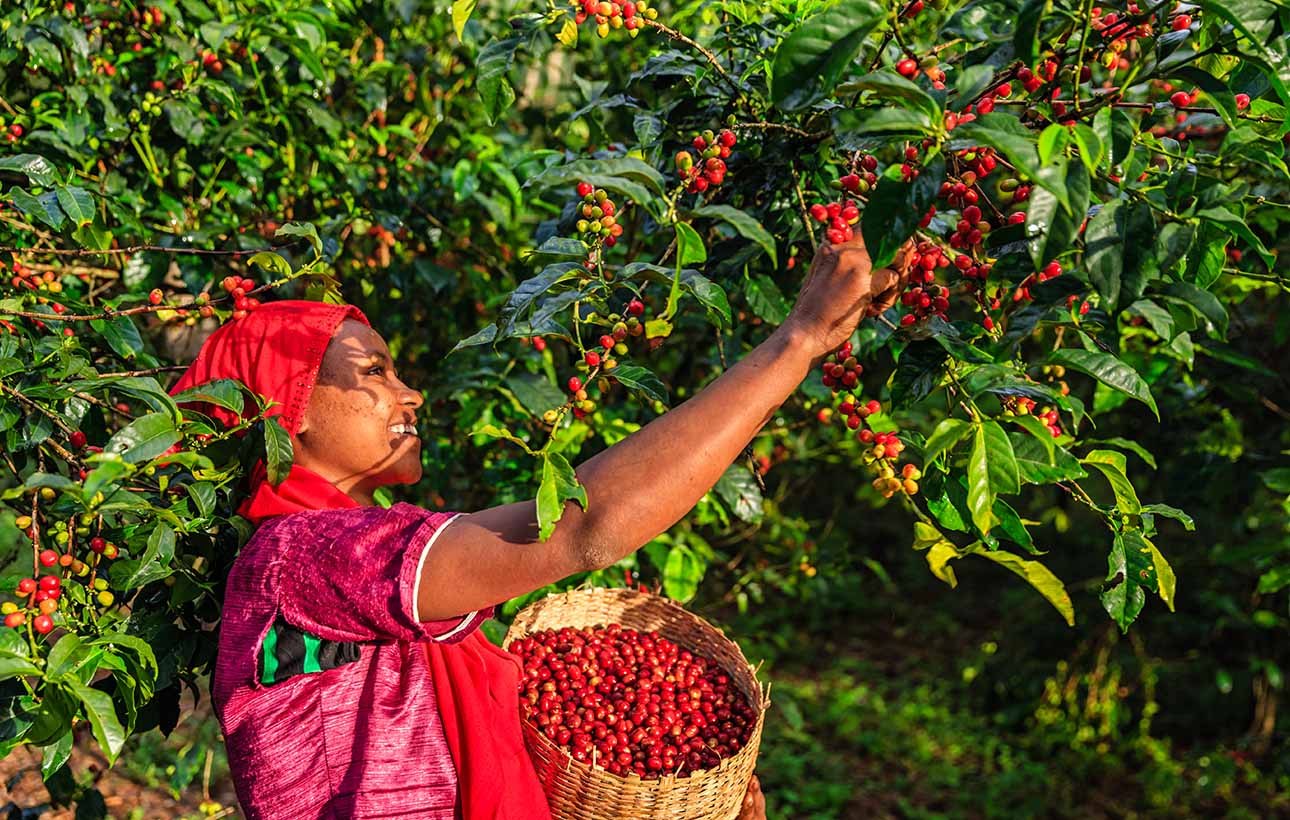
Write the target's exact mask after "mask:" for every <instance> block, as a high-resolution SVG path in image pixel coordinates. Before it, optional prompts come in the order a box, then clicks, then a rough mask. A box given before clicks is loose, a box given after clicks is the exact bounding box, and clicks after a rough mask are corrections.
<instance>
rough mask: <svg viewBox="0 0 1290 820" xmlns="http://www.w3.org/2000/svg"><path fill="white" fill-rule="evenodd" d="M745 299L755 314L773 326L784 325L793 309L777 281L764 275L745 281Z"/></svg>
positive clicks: (751, 277)
mask: <svg viewBox="0 0 1290 820" xmlns="http://www.w3.org/2000/svg"><path fill="white" fill-rule="evenodd" d="M744 298H745V299H747V300H748V307H750V308H752V312H753V313H755V314H756V315H757V316H758V317H760V318H761V319H763V320H765V321H767V322H770V323H771V324H772V325H779V324H783V323H784V320H785V319H787V318H788V312H789V310H790V309H791V307H792V306H791V305H789V303H788V300H787V299H785V298H784V294H783V293H781V292H780V290H779V285H776V284H775V280H774V279H771V278H770V277H769V276H767V275H766V274H764V273H762V274H758V275H757V276H750V277H748V279H746V280H745V281H744Z"/></svg>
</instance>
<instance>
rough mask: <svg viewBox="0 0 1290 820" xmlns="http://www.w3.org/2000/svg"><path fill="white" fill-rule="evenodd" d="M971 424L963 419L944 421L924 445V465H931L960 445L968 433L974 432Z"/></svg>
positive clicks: (937, 426)
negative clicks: (937, 458) (956, 445)
mask: <svg viewBox="0 0 1290 820" xmlns="http://www.w3.org/2000/svg"><path fill="white" fill-rule="evenodd" d="M972 430H973V425H972V424H971V422H967V421H963V420H962V419H953V418H950V419H943V420H942V421H941V423H940V424H937V425H936V428H935V429H934V430H932V434H931V435H930V436H928V437H927V442H926V443H925V444H924V445H923V463H924V464H930V463H931V462H933V461H935V460H936V457H937V456H939V455H940V454H941V453H943V452H945V451H947V450H949V449H950V448H952V447H953V446H954V445H955V444H958V443H959V442H960V441H961V440H962V439H963V438H964V437H965V436H967V434H968V433H970V432H972Z"/></svg>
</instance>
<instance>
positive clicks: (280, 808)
mask: <svg viewBox="0 0 1290 820" xmlns="http://www.w3.org/2000/svg"><path fill="white" fill-rule="evenodd" d="M900 286H901V276H900V275H898V274H897V273H896V272H895V271H893V270H890V269H883V270H880V271H874V272H872V273H871V266H870V263H869V257H868V254H867V253H866V252H865V250H864V246H863V244H862V243H861V242H859V241H853V242H850V243H847V244H845V245H839V246H824V247H822V248H821V250H820V251H819V252H818V253H817V254H816V257H815V259H814V260H813V262H812V265H811V270H810V273H809V274H808V277H807V280H806V282H805V283H804V284H803V286H802V290H801V294H800V295H799V298H798V301H797V304H796V306H795V307H794V309H793V311H792V314H791V315H790V316H789V318H788V320H787V321H785V322H784V324H783V325H782V326H781V327H780V328H779V329H778V330H776V331H775V332H774V333H773V334H772V335H771V337H770V338H769V339H767V340H766V341H765V342H763V343H762V344H761V345H759V346H758V347H757V348H756V349H754V350H753V351H751V352H750V353H749V354H748V355H747V356H746V357H745V358H744V359H743V360H742V361H740V362H739V363H738V364H736V365H735V366H734V367H732V368H730V370H728V371H727V372H726V373H725V374H723V375H722V376H721V377H720V378H718V379H717V380H716V381H714V382H713V383H711V384H710V385H708V386H707V387H706V388H705V389H704V390H703V391H702V392H700V393H699V394H697V395H696V396H694V397H693V398H691V399H690V400H689V401H687V402H685V403H684V404H682V405H680V406H678V407H677V408H676V409H674V410H672V411H670V412H668V413H666V414H665V415H663V416H661V417H660V418H658V419H656V420H654V421H653V422H651V423H650V424H648V425H646V426H645V427H643V428H642V429H641V430H639V431H638V432H637V433H635V434H634V435H632V436H630V437H629V438H627V439H625V440H624V441H622V442H620V443H618V444H616V445H614V446H613V447H610V448H608V449H606V450H605V451H603V452H602V453H600V454H599V455H597V456H595V457H594V458H591V459H588V460H587V461H586V462H584V463H583V464H581V465H580V466H579V467H578V469H577V473H578V478H579V481H580V482H581V483H582V484H583V485H584V486H585V488H586V492H587V497H588V501H589V503H588V506H587V509H586V510H585V511H584V510H583V509H581V508H580V507H578V506H577V505H576V504H575V505H569V506H568V508H567V509H566V510H565V511H564V517H563V518H562V519H561V521H560V523H559V525H558V526H557V527H556V530H555V533H554V534H553V535H552V536H551V537H550V538H549V539H547V540H546V541H538V539H537V523H536V514H535V508H534V503H533V502H532V501H525V502H520V503H515V504H507V505H504V506H500V507H494V508H492V509H487V510H482V511H480V512H475V513H469V514H447V513H437V512H430V511H427V510H422V509H419V508H417V507H415V506H412V505H409V504H395V505H394V506H393V507H391V508H390V509H388V510H386V509H382V508H380V507H378V506H376V505H375V503H374V501H373V493H374V492H375V491H376V489H377V488H378V487H381V486H384V485H389V484H411V483H414V482H416V481H418V480H419V479H420V478H421V470H422V465H421V457H420V447H421V442H420V439H419V438H418V437H417V433H416V423H417V411H418V410H419V409H420V408H421V405H422V397H421V394H420V393H419V392H417V391H416V390H413V389H412V388H410V387H408V386H407V385H405V384H404V383H403V382H402V381H400V380H399V378H398V377H397V376H396V375H395V373H394V368H393V363H392V361H391V359H390V355H389V351H388V349H387V348H386V345H385V342H384V341H383V340H382V339H381V337H380V335H379V334H378V333H377V332H376V331H375V330H373V329H372V328H371V327H370V326H369V325H368V322H367V319H366V318H365V317H364V316H363V314H362V313H360V312H359V311H358V310H357V309H356V308H353V307H346V306H340V305H325V304H321V303H312V302H296V301H286V302H277V303H271V304H266V305H264V306H263V307H261V308H258V309H257V310H256V311H255V312H253V313H251V314H250V315H249V316H247V317H246V318H244V319H242V320H240V321H237V322H233V323H230V324H228V325H225V326H224V327H222V328H220V329H219V330H218V331H216V332H215V333H214V334H213V335H212V336H211V337H210V339H208V340H207V342H206V343H205V345H203V347H202V350H201V352H200V353H199V355H198V358H197V360H196V361H195V362H194V363H193V365H192V366H191V367H190V368H189V370H188V371H187V372H186V373H185V374H184V376H183V378H182V379H181V380H180V381H179V383H178V384H177V385H176V386H175V388H174V389H175V391H176V392H178V391H180V390H184V389H186V388H188V387H192V386H194V385H198V384H202V383H205V382H207V381H210V380H212V379H218V378H236V379H239V380H241V381H243V382H244V383H245V384H247V386H248V387H250V388H251V389H252V390H253V391H255V392H256V393H259V394H261V395H264V396H266V397H268V398H270V399H272V400H274V401H275V402H277V404H276V406H274V407H273V408H272V410H271V411H270V412H271V413H274V414H276V415H277V417H278V421H279V422H281V424H282V425H283V427H285V428H286V430H287V432H288V433H290V435H291V440H292V444H293V445H294V448H295V460H294V464H293V466H292V468H291V471H290V474H289V476H288V477H287V479H286V480H285V481H284V482H282V483H281V484H280V485H277V486H274V485H272V484H270V483H269V482H268V481H267V480H266V477H265V471H264V468H263V466H262V465H256V468H255V470H254V471H253V474H252V488H251V493H250V495H249V497H248V498H247V500H246V502H245V503H244V505H243V506H242V508H241V510H240V511H241V512H242V514H244V515H246V516H247V517H248V518H250V519H251V520H252V521H253V522H255V523H257V524H259V528H258V530H257V531H256V533H255V535H254V537H253V538H252V539H251V540H250V542H248V543H247V545H246V546H245V547H244V548H243V549H242V552H241V553H240V554H239V556H238V558H237V560H236V562H235V563H234V565H233V568H232V571H231V573H230V575H229V580H228V588H227V592H226V597H225V604H224V610H223V620H222V625H221V631H220V645H219V655H218V661H217V663H216V671H215V678H214V684H213V688H212V698H213V701H214V705H215V709H216V713H217V715H218V717H219V719H220V723H221V726H222V727H223V729H224V735H225V740H226V742H227V746H228V752H229V765H230V769H231V771H232V774H233V779H234V783H235V786H236V789H237V795H238V800H239V802H240V803H241V807H242V809H243V811H244V812H245V814H246V815H247V817H248V818H251V819H252V820H255V819H256V818H272V819H273V820H278V819H279V818H282V819H284V820H303V819H304V818H337V819H338V820H339V818H375V817H415V818H455V817H463V818H466V820H476V818H488V819H489V820H543V818H547V817H549V816H550V815H549V812H548V809H547V806H546V801H545V798H544V796H543V793H542V790H541V787H540V784H539V783H538V781H537V777H536V773H535V771H534V769H533V766H532V764H531V762H530V761H529V758H528V755H527V753H526V752H525V750H524V745H523V740H522V736H521V730H520V725H519V718H518V714H519V700H518V697H519V696H518V690H519V686H518V684H519V677H520V666H519V663H518V662H517V661H516V660H515V659H514V658H513V657H512V656H510V655H509V654H507V653H505V652H503V651H502V650H500V649H498V648H497V647H495V646H493V645H492V644H491V643H489V642H488V641H487V640H486V639H485V638H484V637H483V634H482V633H481V632H480V631H479V630H478V627H479V625H480V623H482V622H483V621H484V620H485V619H487V618H488V617H489V616H490V615H491V614H492V611H493V607H494V605H496V604H499V603H501V602H503V601H506V600H508V599H510V598H513V597H515V596H518V595H522V594H525V593H528V592H531V591H533V590H535V589H540V588H542V587H543V586H546V585H547V584H551V583H554V582H556V581H559V580H561V579H562V578H565V577H568V576H570V575H573V574H575V573H578V572H585V571H588V570H594V569H601V568H604V567H608V566H610V565H612V564H613V563H615V562H616V561H618V560H619V559H621V558H623V557H624V556H626V555H628V554H630V553H631V552H633V551H634V550H636V549H638V548H639V547H641V546H642V545H644V544H645V543H647V542H648V541H650V540H651V539H652V538H654V537H655V536H656V535H658V534H659V533H661V532H663V531H664V530H666V529H667V528H668V527H670V526H671V525H672V524H674V523H675V522H676V521H678V520H679V519H680V518H681V517H682V516H684V515H685V514H686V513H687V512H688V511H689V510H690V508H691V507H693V506H694V504H695V503H696V502H697V501H698V500H699V499H700V498H701V497H702V496H703V495H704V494H705V493H706V492H708V490H709V489H710V488H711V487H712V486H713V485H714V484H715V483H716V481H717V479H718V478H719V477H720V476H721V474H722V473H723V472H724V471H725V469H726V467H727V466H728V465H729V464H730V463H731V462H733V461H734V460H735V459H736V458H737V457H738V455H739V453H740V452H741V451H742V450H743V448H744V446H745V445H746V444H747V443H748V442H749V441H750V440H751V439H752V437H753V436H754V435H755V434H756V433H757V432H758V430H759V429H760V428H761V427H762V425H764V424H765V423H766V421H767V419H769V417H770V416H771V414H773V413H774V412H775V410H776V408H778V407H779V405H780V404H781V403H782V402H783V401H784V400H785V399H786V398H787V397H788V396H789V395H790V394H791V393H792V392H793V391H794V390H795V389H796V388H797V386H798V385H799V384H800V383H801V381H802V379H803V378H805V377H806V376H807V375H808V374H809V371H810V370H811V368H812V366H813V365H814V364H815V363H817V362H818V361H819V360H820V359H821V358H822V357H823V356H825V355H827V354H828V353H829V352H830V351H832V350H834V349H836V348H837V347H839V346H840V345H841V344H842V343H843V342H844V341H845V340H846V339H847V338H848V337H849V336H850V335H851V332H852V331H853V329H854V328H855V326H856V324H857V323H858V322H859V320H860V319H861V318H863V317H865V316H872V315H876V314H877V313H879V312H881V311H882V310H885V309H886V308H887V307H889V306H890V305H891V304H892V303H893V301H894V299H895V297H896V294H897V292H898V290H899V287H900ZM203 409H205V410H206V411H207V412H209V413H212V414H214V415H217V416H220V417H221V418H223V419H224V420H226V421H229V420H232V416H231V414H229V413H228V412H227V411H224V410H221V409H220V408H215V407H210V406H204V407H203ZM764 816H765V806H764V801H763V799H762V796H761V792H760V787H759V785H758V784H757V781H756V778H754V779H753V782H752V784H751V785H750V787H749V791H748V794H747V795H746V797H745V801H744V807H743V813H742V814H741V818H746V820H753V819H754V818H764Z"/></svg>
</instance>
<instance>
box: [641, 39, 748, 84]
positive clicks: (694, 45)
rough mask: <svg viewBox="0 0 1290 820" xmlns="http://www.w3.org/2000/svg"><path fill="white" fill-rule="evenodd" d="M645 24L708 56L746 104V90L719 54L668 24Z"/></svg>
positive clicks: (713, 65)
mask: <svg viewBox="0 0 1290 820" xmlns="http://www.w3.org/2000/svg"><path fill="white" fill-rule="evenodd" d="M645 25H647V26H649V27H650V28H656V29H658V30H659V31H661V32H663V33H664V34H666V35H667V36H668V37H671V38H672V39H673V40H676V41H678V42H681V43H685V44H686V45H688V46H690V47H692V48H694V49H695V50H697V51H698V52H699V53H700V54H702V55H703V56H704V57H706V58H707V60H708V62H709V63H711V64H712V67H713V68H715V69H716V70H717V73H718V74H719V75H721V79H723V80H725V81H726V83H727V84H728V85H729V86H730V90H731V91H733V92H735V96H736V97H738V98H739V102H740V103H743V104H745V105H746V102H747V101H746V100H745V99H744V92H743V91H742V90H741V89H740V88H739V84H738V83H736V82H735V81H734V78H733V77H731V76H730V74H729V73H728V72H727V71H726V69H725V68H724V67H722V65H721V63H720V62H719V61H718V60H717V55H715V54H713V53H712V52H711V51H708V50H707V49H706V48H704V47H703V46H701V45H699V44H698V43H696V42H695V41H694V40H691V39H690V38H689V37H686V36H685V35H684V34H682V33H681V32H679V31H677V30H676V29H674V28H669V27H668V26H666V25H664V24H663V23H660V22H658V21H657V20H645Z"/></svg>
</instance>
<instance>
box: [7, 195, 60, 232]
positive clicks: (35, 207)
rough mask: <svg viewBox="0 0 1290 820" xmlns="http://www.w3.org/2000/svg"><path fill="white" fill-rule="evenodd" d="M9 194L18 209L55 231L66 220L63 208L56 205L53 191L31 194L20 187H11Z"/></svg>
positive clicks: (56, 199) (55, 196)
mask: <svg viewBox="0 0 1290 820" xmlns="http://www.w3.org/2000/svg"><path fill="white" fill-rule="evenodd" d="M9 195H10V196H11V197H12V198H13V204H14V205H17V206H18V210H20V211H22V212H23V213H25V214H27V215H28V216H30V217H34V218H36V219H39V220H40V221H41V222H44V223H45V224H46V225H48V226H49V227H51V228H53V229H54V230H56V231H57V230H59V229H61V228H62V227H63V223H64V222H66V221H67V217H66V215H64V214H63V209H62V208H61V207H59V205H58V194H56V193H54V192H53V191H46V192H45V193H43V194H41V195H40V196H33V195H32V194H30V193H28V192H27V191H24V190H23V189H22V188H13V189H12V190H11V191H10V192H9Z"/></svg>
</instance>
